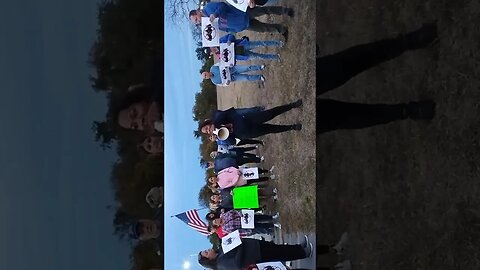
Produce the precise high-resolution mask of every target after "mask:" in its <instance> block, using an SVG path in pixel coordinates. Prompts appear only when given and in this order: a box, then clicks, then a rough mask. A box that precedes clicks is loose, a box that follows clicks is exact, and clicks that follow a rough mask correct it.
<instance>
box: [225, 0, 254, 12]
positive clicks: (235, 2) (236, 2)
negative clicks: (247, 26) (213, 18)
mask: <svg viewBox="0 0 480 270" xmlns="http://www.w3.org/2000/svg"><path fill="white" fill-rule="evenodd" d="M227 3H229V4H230V5H232V6H234V7H236V8H237V9H239V10H241V11H243V12H246V11H247V8H248V5H249V4H250V0H227Z"/></svg>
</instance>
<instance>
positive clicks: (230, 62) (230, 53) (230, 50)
mask: <svg viewBox="0 0 480 270" xmlns="http://www.w3.org/2000/svg"><path fill="white" fill-rule="evenodd" d="M234 65H235V44H234V42H232V43H231V44H230V45H227V43H220V67H225V66H227V67H233V66H234Z"/></svg>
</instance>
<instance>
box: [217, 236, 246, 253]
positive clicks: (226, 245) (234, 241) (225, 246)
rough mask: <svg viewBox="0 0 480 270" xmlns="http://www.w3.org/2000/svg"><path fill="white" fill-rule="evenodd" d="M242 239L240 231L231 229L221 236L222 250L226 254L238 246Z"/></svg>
mask: <svg viewBox="0 0 480 270" xmlns="http://www.w3.org/2000/svg"><path fill="white" fill-rule="evenodd" d="M241 244H242V240H241V239H240V232H239V231H238V230H236V231H233V232H231V233H229V234H227V235H225V236H224V237H223V238H222V250H223V253H224V254H226V253H227V252H229V251H230V250H232V249H234V248H236V247H238V246H240V245H241Z"/></svg>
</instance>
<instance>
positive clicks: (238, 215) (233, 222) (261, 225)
mask: <svg viewBox="0 0 480 270" xmlns="http://www.w3.org/2000/svg"><path fill="white" fill-rule="evenodd" d="M265 216H266V215H265ZM206 218H207V220H208V221H209V222H211V223H212V225H213V226H214V227H217V228H218V227H222V231H223V233H225V234H228V233H231V232H234V231H236V230H239V232H240V236H242V237H246V236H250V235H253V234H257V233H258V234H271V233H273V229H274V228H275V224H277V222H276V219H274V218H273V217H272V216H270V220H271V221H272V222H269V223H266V222H258V221H257V220H256V219H257V218H258V217H257V215H254V217H249V216H245V215H244V214H242V212H241V211H237V210H230V211H227V212H225V213H222V214H220V216H218V215H217V214H214V213H209V214H207V216H206ZM242 219H253V223H254V228H253V229H244V228H242ZM247 223H248V222H247Z"/></svg>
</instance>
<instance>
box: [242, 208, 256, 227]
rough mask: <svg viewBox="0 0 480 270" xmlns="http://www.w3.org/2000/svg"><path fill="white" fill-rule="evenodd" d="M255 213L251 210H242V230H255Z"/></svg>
mask: <svg viewBox="0 0 480 270" xmlns="http://www.w3.org/2000/svg"><path fill="white" fill-rule="evenodd" d="M254 222H255V211H254V210H249V209H243V210H242V229H254V228H255V225H254Z"/></svg>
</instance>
